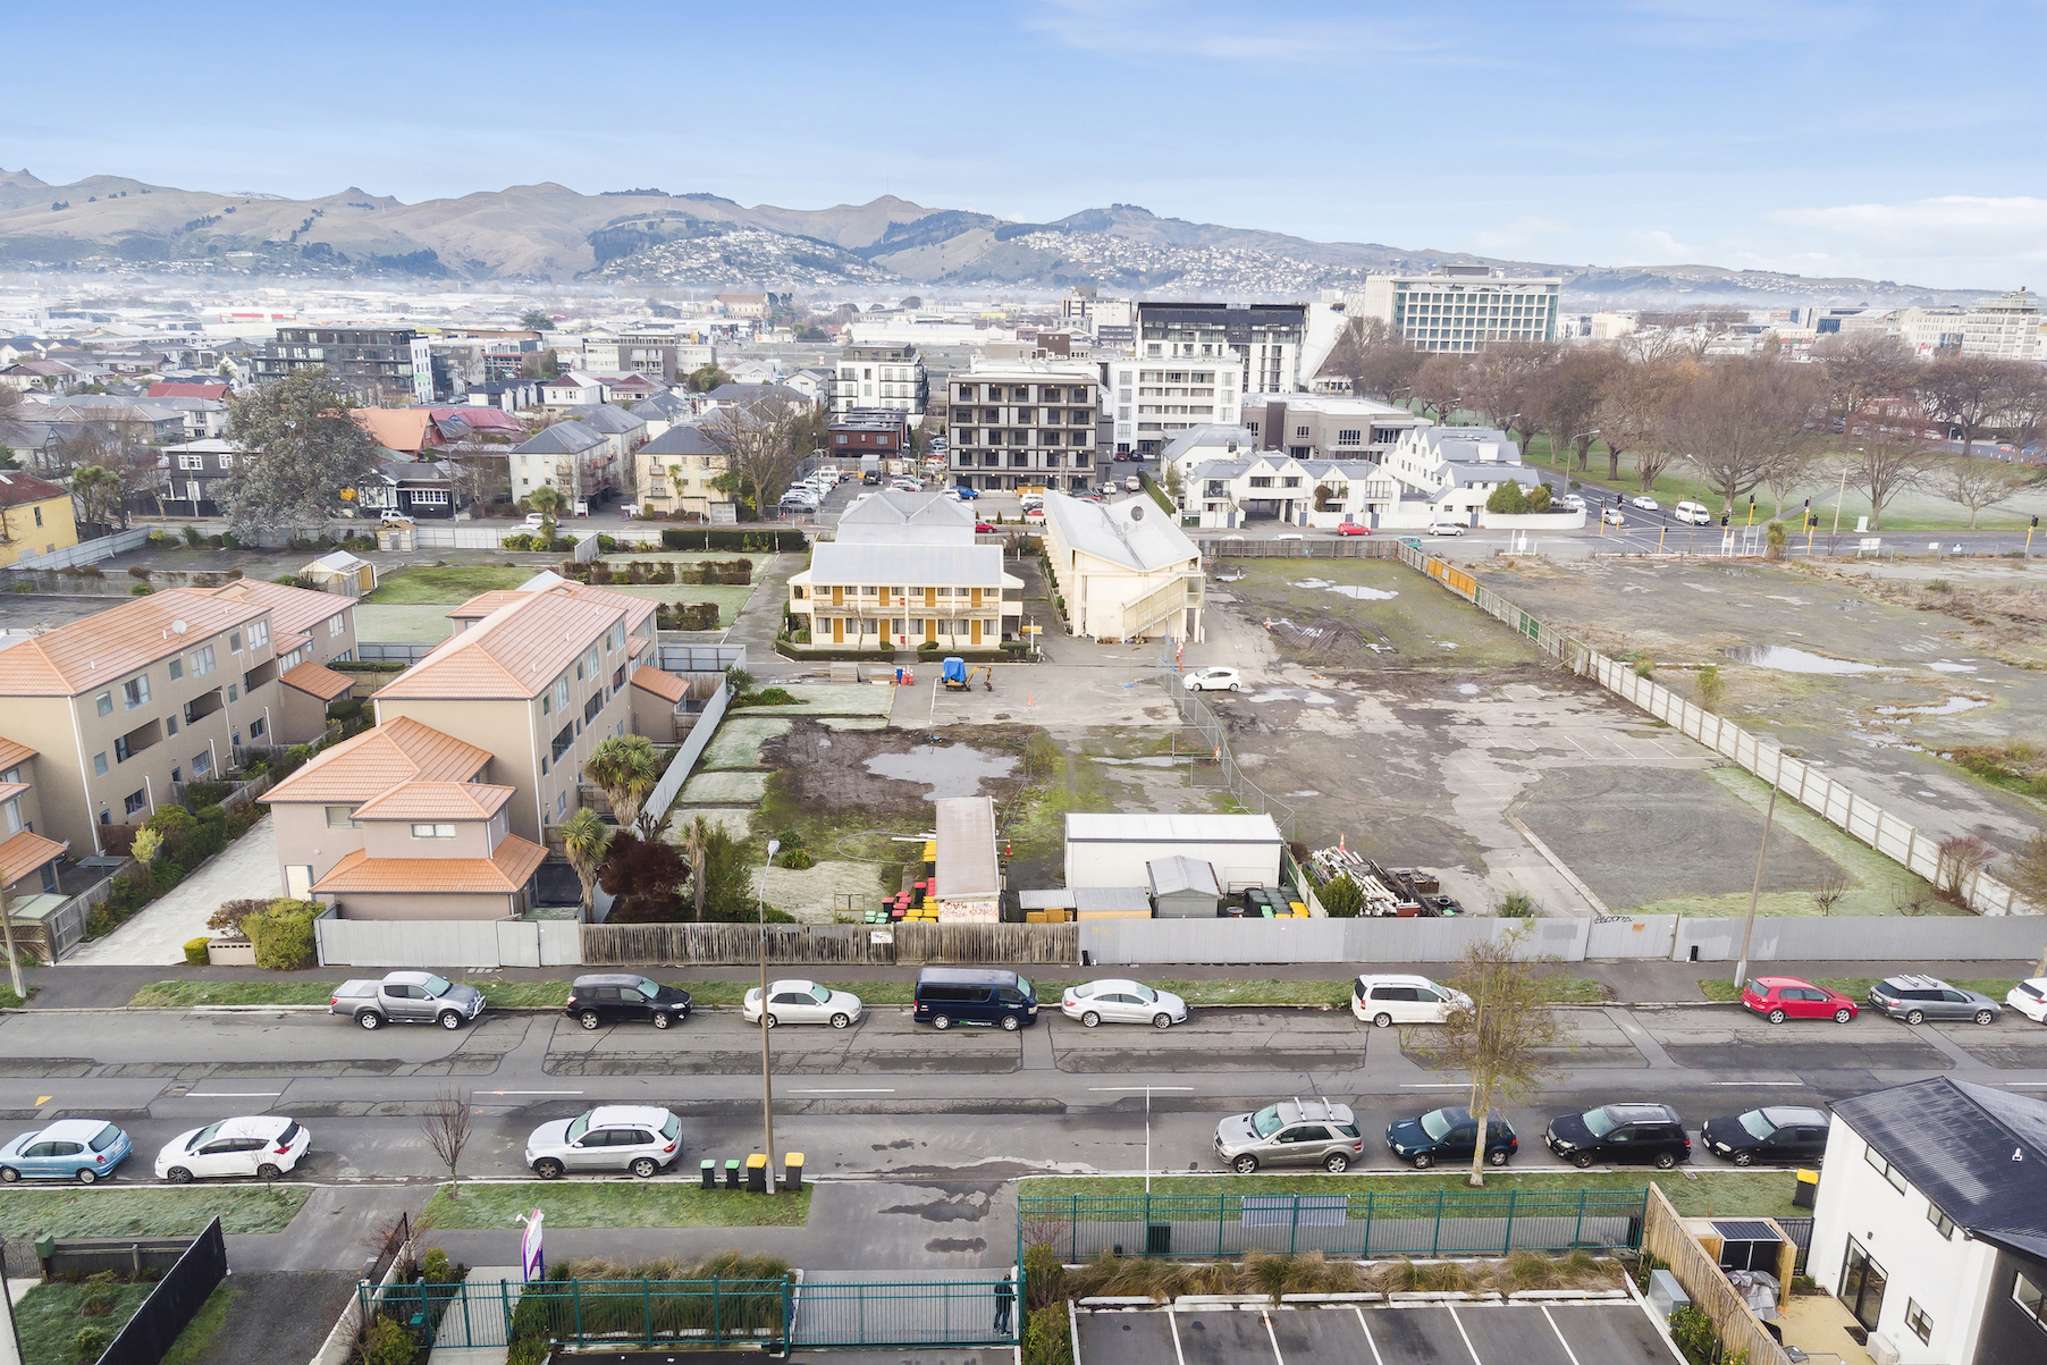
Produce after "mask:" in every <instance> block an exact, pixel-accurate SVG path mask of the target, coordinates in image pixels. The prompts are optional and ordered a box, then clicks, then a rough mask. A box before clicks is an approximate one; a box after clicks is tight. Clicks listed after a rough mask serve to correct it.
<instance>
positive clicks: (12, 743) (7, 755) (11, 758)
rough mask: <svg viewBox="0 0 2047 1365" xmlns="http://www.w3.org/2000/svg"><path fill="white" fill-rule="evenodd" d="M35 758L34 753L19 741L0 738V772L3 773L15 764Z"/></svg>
mask: <svg viewBox="0 0 2047 1365" xmlns="http://www.w3.org/2000/svg"><path fill="white" fill-rule="evenodd" d="M35 756H36V751H35V750H34V749H32V748H30V747H29V746H28V745H26V744H23V743H22V742H21V741H20V740H18V739H8V738H6V737H5V736H0V772H5V771H6V770H7V769H9V768H11V767H13V766H14V765H15V764H17V763H20V762H23V761H24V760H26V759H31V758H34V757H35Z"/></svg>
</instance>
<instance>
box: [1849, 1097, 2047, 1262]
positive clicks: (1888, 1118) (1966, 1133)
mask: <svg viewBox="0 0 2047 1365" xmlns="http://www.w3.org/2000/svg"><path fill="white" fill-rule="evenodd" d="M1834 1113H1835V1114H1836V1115H1837V1116H1838V1117H1840V1118H1842V1119H1844V1120H1846V1121H1847V1123H1848V1124H1849V1126H1850V1127H1852V1128H1854V1130H1855V1132H1856V1135H1857V1136H1859V1137H1860V1138H1861V1139H1862V1140H1863V1141H1864V1142H1866V1143H1868V1144H1869V1145H1870V1146H1871V1147H1873V1148H1875V1149H1876V1150H1877V1151H1878V1152H1880V1153H1882V1154H1883V1156H1884V1158H1885V1159H1886V1160H1888V1161H1889V1162H1890V1163H1891V1165H1893V1166H1895V1167H1897V1168H1898V1170H1900V1171H1902V1172H1903V1173H1904V1175H1905V1178H1906V1179H1907V1180H1909V1181H1911V1182H1912V1185H1913V1188H1915V1189H1917V1190H1918V1191H1919V1193H1921V1194H1923V1195H1925V1196H1926V1197H1927V1199H1928V1200H1930V1201H1931V1202H1932V1203H1933V1204H1934V1205H1935V1206H1936V1207H1938V1208H1939V1209H1940V1211H1941V1212H1942V1213H1945V1214H1946V1215H1947V1216H1948V1217H1949V1218H1951V1219H1953V1220H1954V1221H1955V1222H1957V1223H1959V1224H1960V1225H1961V1226H1962V1227H1964V1228H1966V1229H1968V1230H1969V1232H1971V1233H1972V1234H1974V1235H1975V1236H1977V1237H1978V1238H1981V1239H1982V1240H1983V1241H1986V1242H1993V1243H1995V1244H1997V1245H1998V1246H2001V1247H2005V1248H2007V1249H2009V1250H2012V1251H2017V1252H2020V1253H2022V1254H2024V1255H2027V1256H2034V1257H2047V1102H2043V1101H2040V1100H2036V1099H2033V1098H2031V1097H2029V1096H2025V1095H2014V1094H2012V1093H2011V1092H2010V1091H2007V1090H1999V1089H1997V1088H1995V1087H1993V1086H1987V1085H1976V1084H1973V1083H1972V1082H1969V1081H1956V1080H1950V1079H1948V1078H1947V1077H1946V1076H1935V1077H1931V1078H1929V1079H1927V1080H1923V1081H1912V1082H1910V1083H1908V1084H1905V1085H1894V1086H1892V1087H1890V1088H1889V1089H1887V1090H1877V1091H1872V1092H1871V1093H1869V1094H1867V1095H1857V1096H1856V1097H1855V1098H1854V1099H1851V1100H1842V1101H1840V1102H1839V1103H1837V1104H1835V1105H1834Z"/></svg>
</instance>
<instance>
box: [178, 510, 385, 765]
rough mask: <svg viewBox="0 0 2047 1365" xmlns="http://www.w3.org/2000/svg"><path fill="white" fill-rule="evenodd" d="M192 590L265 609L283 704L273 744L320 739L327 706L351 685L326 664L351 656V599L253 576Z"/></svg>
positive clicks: (345, 659) (351, 684)
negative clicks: (214, 586) (275, 657)
mask: <svg viewBox="0 0 2047 1365" xmlns="http://www.w3.org/2000/svg"><path fill="white" fill-rule="evenodd" d="M337 553H339V552H338V551H337ZM193 591H194V592H203V593H206V594H207V595H209V596H212V597H217V598H219V599H221V600H222V601H227V602H244V603H249V604H252V605H254V606H258V607H262V608H264V609H266V610H268V611H269V613H270V631H271V647H272V648H273V649H274V650H275V651H276V654H277V681H278V683H279V691H278V697H279V701H280V703H281V705H280V707H279V709H278V711H277V713H276V715H275V716H274V717H273V719H274V720H275V721H276V723H277V724H276V729H277V733H276V736H275V737H274V738H273V739H272V741H271V742H272V743H273V744H274V745H288V744H309V743H312V742H313V741H314V740H317V739H319V738H320V737H321V735H322V734H324V733H325V732H326V729H327V708H328V707H329V706H330V705H332V704H333V703H335V702H337V701H339V700H341V699H342V698H343V697H345V696H347V695H348V690H349V688H350V687H351V686H353V685H354V679H353V678H351V677H349V676H348V675H347V674H345V673H341V672H337V671H336V670H334V669H332V668H329V667H328V665H329V664H333V663H340V662H345V661H347V660H351V659H353V658H355V602H354V601H353V599H352V598H349V597H345V596H343V597H337V596H336V595H335V594H333V593H331V592H321V591H318V590H316V589H312V588H295V587H293V586H291V585H290V584H288V583H270V582H265V581H263V580H261V579H255V578H237V579H235V580H234V581H233V582H231V583H225V584H222V585H221V586H220V587H217V588H195V589H193Z"/></svg>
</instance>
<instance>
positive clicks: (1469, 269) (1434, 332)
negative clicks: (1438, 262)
mask: <svg viewBox="0 0 2047 1365" xmlns="http://www.w3.org/2000/svg"><path fill="white" fill-rule="evenodd" d="M1563 287H1564V282H1563V280H1562V279H1561V278H1558V277H1556V276H1542V277H1534V276H1530V277H1515V276H1509V275H1506V274H1504V273H1501V272H1496V271H1494V270H1492V269H1490V268H1488V267H1486V266H1478V265H1469V266H1467V265H1453V266H1446V267H1444V268H1443V269H1442V270H1439V271H1432V272H1430V273H1428V274H1425V275H1373V276H1370V277H1368V278H1367V279H1366V280H1365V287H1364V288H1363V289H1362V290H1361V291H1359V292H1358V293H1356V294H1353V295H1351V296H1350V297H1349V298H1348V299H1346V300H1345V304H1344V312H1345V315H1346V316H1347V317H1351V318H1377V319H1379V320H1380V321H1381V322H1383V323H1385V324H1386V325H1387V326H1388V327H1389V328H1391V329H1392V332H1393V335H1394V336H1397V337H1399V338H1400V339H1401V340H1403V341H1405V342H1407V344H1408V345H1410V346H1412V347H1414V348H1415V349H1416V350H1418V351H1447V352H1450V353H1453V354H1458V355H1468V354H1470V353H1472V352H1475V351H1482V350H1484V349H1485V348H1486V347H1487V346H1488V345H1490V344H1492V343H1493V342H1496V341H1555V340H1556V339H1557V300H1558V295H1559V294H1560V293H1561V292H1562V290H1563Z"/></svg>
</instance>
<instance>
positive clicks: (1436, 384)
mask: <svg viewBox="0 0 2047 1365" xmlns="http://www.w3.org/2000/svg"><path fill="white" fill-rule="evenodd" d="M1464 373H1465V365H1464V357H1463V356H1459V355H1452V354H1450V353H1449V352H1447V351H1445V352H1440V353H1438V354H1436V355H1432V356H1429V357H1428V358H1427V359H1425V360H1423V361H1422V363H1421V368H1420V369H1418V370H1416V371H1415V372H1414V379H1413V380H1412V381H1411V382H1410V383H1409V385H1408V388H1409V390H1410V391H1411V392H1412V393H1413V394H1414V397H1415V401H1416V402H1418V403H1420V404H1421V405H1422V412H1423V413H1424V414H1427V413H1430V412H1433V413H1435V414H1436V420H1437V421H1438V422H1448V421H1449V420H1450V414H1451V413H1453V412H1455V411H1457V405H1458V403H1459V402H1460V401H1461V400H1462V398H1463V394H1464Z"/></svg>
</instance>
